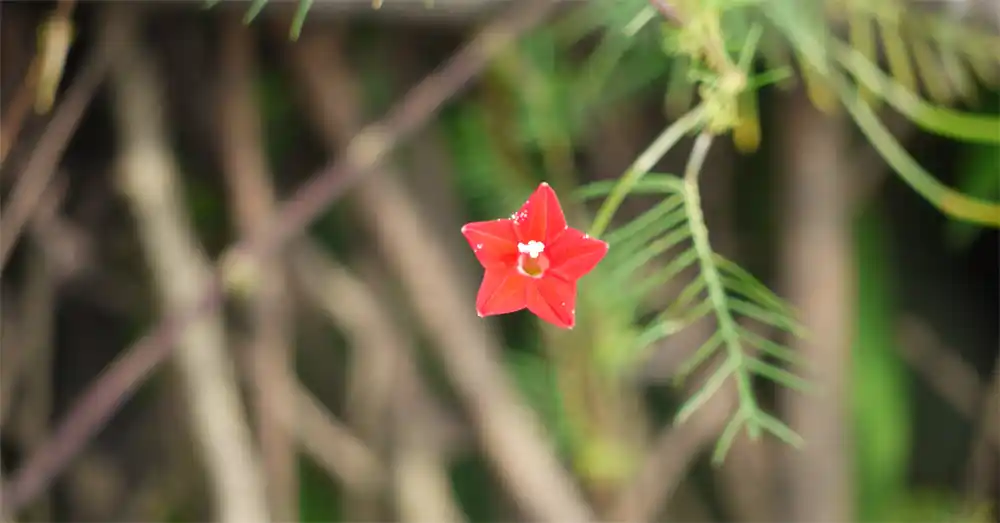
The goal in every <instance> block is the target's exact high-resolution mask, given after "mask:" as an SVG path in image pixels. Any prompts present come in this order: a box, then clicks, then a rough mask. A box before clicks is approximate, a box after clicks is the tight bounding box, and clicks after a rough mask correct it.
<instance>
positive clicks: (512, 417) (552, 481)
mask: <svg viewBox="0 0 1000 523" xmlns="http://www.w3.org/2000/svg"><path fill="white" fill-rule="evenodd" d="M331 50H332V51H333V52H332V53H329V51H331ZM336 50H337V47H336V46H335V45H331V43H330V42H329V41H322V40H319V39H317V40H314V41H312V42H309V43H308V44H307V43H306V42H302V44H301V45H299V46H297V47H296V48H295V50H294V65H295V66H296V72H297V73H298V74H299V76H300V78H302V80H303V82H304V83H305V85H306V88H307V89H308V91H309V95H310V99H311V101H312V104H313V106H314V107H316V110H313V111H310V113H311V114H312V115H314V116H315V117H316V120H315V122H316V123H317V125H318V126H319V128H320V131H321V133H322V134H323V136H324V138H325V139H326V141H327V143H329V144H330V146H331V148H334V149H336V148H337V146H338V145H339V144H340V143H343V142H346V141H348V140H350V137H351V136H354V132H355V131H356V130H357V129H358V128H359V127H360V122H361V119H362V115H361V113H360V112H359V111H358V109H357V108H360V107H362V104H363V101H362V99H361V98H360V96H359V95H358V93H359V92H360V91H359V86H357V85H350V84H349V80H348V78H350V76H349V75H348V74H347V73H346V72H345V70H344V69H343V67H345V65H343V58H342V56H339V55H338V54H337V52H336ZM319 51H327V52H319ZM331 62H332V64H336V65H331ZM362 132H363V131H362ZM354 140H357V138H354ZM358 202H359V206H358V207H359V210H360V212H361V213H362V218H363V219H364V220H365V221H366V222H367V223H366V225H367V226H368V227H369V228H370V229H369V230H370V231H371V232H372V234H373V235H374V236H375V238H376V239H377V241H378V243H379V246H380V247H381V249H382V251H383V252H384V253H385V254H386V257H387V259H388V260H389V261H390V263H391V266H392V269H394V270H395V271H396V273H397V275H398V276H399V277H400V278H401V280H402V284H403V287H404V290H405V291H406V292H407V293H408V294H409V295H410V299H411V300H412V303H413V304H414V306H415V308H416V313H417V317H418V318H419V319H420V321H421V323H423V325H424V328H425V331H426V332H427V334H428V335H429V336H431V338H432V340H433V341H434V343H433V344H432V345H431V347H432V348H433V350H435V351H437V356H438V359H439V360H440V362H441V364H442V365H443V366H444V369H445V371H446V372H447V374H448V377H449V379H450V381H451V382H452V384H453V385H454V387H455V389H456V391H457V393H458V395H459V397H460V399H461V400H462V401H463V403H464V404H465V407H466V409H467V410H468V414H469V415H470V416H471V418H472V423H473V426H474V427H475V428H476V431H477V436H478V437H479V442H480V444H481V446H482V447H483V450H484V452H485V454H486V456H487V458H488V459H489V460H490V463H491V465H492V466H493V467H494V469H495V470H496V472H498V473H499V475H500V476H501V477H502V478H503V479H504V480H505V481H504V483H505V484H506V486H507V487H508V489H510V491H511V494H512V495H513V497H514V498H515V500H516V501H517V502H518V504H519V505H520V507H521V508H522V510H524V511H525V512H526V513H527V514H529V515H530V517H531V518H532V519H539V520H551V521H589V520H591V519H592V518H593V516H592V514H591V511H590V508H589V507H588V506H587V505H586V504H585V502H584V501H583V499H582V497H581V496H580V494H579V492H578V491H577V489H576V486H575V485H574V484H573V481H572V479H571V478H570V476H569V475H568V474H567V473H566V471H565V469H564V468H563V467H562V466H561V464H560V463H559V462H558V460H557V459H556V458H555V456H554V454H553V453H552V450H551V448H550V446H549V444H548V442H547V441H545V439H544V437H543V434H544V432H543V430H542V428H541V427H540V426H539V424H538V422H537V419H536V418H535V417H534V416H533V413H532V411H531V410H530V409H529V408H527V407H525V406H524V404H523V403H522V402H521V401H520V398H518V397H517V393H516V391H515V390H514V389H513V387H512V385H511V384H510V383H509V382H508V380H507V377H506V375H505V373H504V369H503V367H502V366H501V365H500V363H499V362H498V361H497V359H496V357H497V356H498V355H499V354H500V348H499V347H497V346H496V345H495V343H494V342H493V341H492V340H491V339H490V338H489V337H488V336H487V333H486V332H485V329H483V326H482V322H481V320H479V319H478V318H477V317H476V316H475V313H474V311H473V308H472V307H470V304H469V302H468V301H467V299H466V297H465V296H463V294H464V293H463V292H460V291H459V290H458V289H459V288H460V286H459V285H458V284H457V283H456V282H455V281H453V279H452V278H451V277H450V275H452V274H455V273H456V272H458V270H459V268H458V267H456V266H455V264H454V262H453V260H452V259H451V258H449V257H448V256H445V255H444V252H445V247H444V246H443V245H442V242H441V241H440V240H439V239H438V238H436V237H435V235H434V234H433V233H432V232H431V231H429V230H428V227H427V225H426V223H425V219H424V218H423V216H422V215H421V214H420V213H419V212H418V210H417V209H416V207H415V205H414V203H413V202H412V200H411V198H409V196H408V195H407V193H406V192H405V190H403V189H402V187H401V186H400V185H399V184H398V182H397V181H396V179H395V177H393V176H392V175H391V174H390V173H389V172H385V171H383V172H382V173H378V174H377V175H376V176H373V177H370V178H369V179H367V180H366V181H365V182H364V183H363V184H361V186H360V187H359V188H358ZM427 267H434V268H435V270H433V271H428V270H427ZM463 312H464V313H463Z"/></svg>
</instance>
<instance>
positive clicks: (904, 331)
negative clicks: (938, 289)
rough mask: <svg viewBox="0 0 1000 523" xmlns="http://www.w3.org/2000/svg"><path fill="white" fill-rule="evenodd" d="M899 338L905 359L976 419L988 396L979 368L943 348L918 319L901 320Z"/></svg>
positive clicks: (969, 417)
mask: <svg viewBox="0 0 1000 523" xmlns="http://www.w3.org/2000/svg"><path fill="white" fill-rule="evenodd" d="M898 339H899V343H898V345H899V349H900V351H899V352H900V356H902V357H903V360H904V361H906V363H907V364H909V365H910V366H911V367H912V368H913V369H914V370H915V371H917V374H919V375H920V376H921V377H922V378H923V379H924V380H926V381H927V383H928V384H929V385H930V386H931V388H932V389H934V391H935V392H937V393H938V394H940V395H941V397H942V398H944V399H945V401H947V402H948V404H949V405H951V406H952V408H954V409H955V410H956V411H957V412H958V413H959V414H961V415H962V416H963V417H965V418H967V419H970V420H971V419H975V418H976V415H977V414H978V412H977V408H978V405H979V401H980V399H981V398H984V397H985V395H984V390H985V388H984V387H983V385H982V383H981V381H980V379H979V376H978V375H977V373H976V370H975V369H974V368H973V367H972V366H970V365H969V364H968V363H966V362H964V361H962V358H961V357H959V356H958V355H957V353H956V352H955V351H954V350H952V349H949V348H946V347H944V345H943V343H942V342H941V340H940V338H939V337H938V336H937V334H935V333H934V332H933V331H932V330H930V328H929V327H928V326H927V325H926V324H924V323H923V322H921V321H920V320H918V319H916V318H913V317H906V318H903V319H902V320H901V321H900V323H899V327H898ZM998 448H1000V447H998Z"/></svg>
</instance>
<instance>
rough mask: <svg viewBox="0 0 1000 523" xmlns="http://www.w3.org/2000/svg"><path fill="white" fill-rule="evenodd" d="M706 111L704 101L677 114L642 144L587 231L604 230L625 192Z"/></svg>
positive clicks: (598, 233)
mask: <svg viewBox="0 0 1000 523" xmlns="http://www.w3.org/2000/svg"><path fill="white" fill-rule="evenodd" d="M705 115H706V111H705V106H704V105H698V106H697V107H695V108H694V109H691V110H690V111H688V112H687V114H685V115H684V116H681V117H680V118H678V119H677V121H675V122H674V123H672V124H671V125H670V126H668V127H667V128H666V129H665V130H664V131H663V132H662V133H661V134H660V136H658V137H657V138H656V140H653V143H651V144H650V145H649V147H647V148H646V150H645V151H643V152H642V154H640V155H639V157H638V158H636V159H635V162H633V163H632V165H631V166H630V167H629V168H628V170H627V171H625V174H623V175H622V177H621V178H619V179H618V182H617V183H616V184H615V186H614V188H613V189H611V193H610V194H608V197H607V198H605V200H604V203H602V204H601V207H600V208H599V209H598V210H597V216H595V217H594V223H593V224H592V225H591V226H590V235H591V236H593V237H595V238H598V237H600V236H601V235H602V234H604V232H605V231H606V230H607V228H608V225H610V224H611V218H613V217H614V215H615V212H616V211H618V207H620V206H621V204H622V202H623V201H624V200H625V197H626V196H628V194H629V192H631V190H632V189H633V188H634V187H635V186H636V185H637V184H638V183H639V181H640V180H642V177H643V176H645V175H646V174H647V173H648V172H649V171H650V170H651V169H652V168H653V167H654V166H655V165H656V163H657V162H659V161H660V158H663V156H664V155H665V154H667V152H668V151H669V150H670V149H671V148H672V147H673V146H674V145H677V142H679V141H680V139H681V138H683V137H684V136H685V135H686V134H688V133H689V132H690V131H692V130H694V129H695V128H696V127H697V126H698V125H700V124H701V123H703V121H704V119H705Z"/></svg>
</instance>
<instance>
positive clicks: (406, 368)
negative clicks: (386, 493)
mask: <svg viewBox="0 0 1000 523" xmlns="http://www.w3.org/2000/svg"><path fill="white" fill-rule="evenodd" d="M293 259H294V267H295V271H294V274H295V275H297V277H298V282H297V283H298V286H299V287H300V288H301V289H302V291H303V292H304V294H305V296H306V297H307V298H308V299H309V300H310V301H311V302H313V303H315V304H316V305H317V306H318V307H319V308H320V309H322V310H323V311H325V312H326V313H327V314H328V315H329V316H330V318H331V319H332V320H333V321H334V322H335V323H336V324H337V325H338V326H339V327H340V328H341V329H342V330H343V331H344V332H345V333H346V334H347V336H348V339H349V340H350V341H351V346H352V350H353V351H354V352H355V353H358V352H365V353H376V354H378V355H379V356H378V357H379V359H381V360H388V361H386V363H388V364H390V365H391V369H390V376H391V378H392V380H393V389H394V393H393V397H392V400H393V401H394V402H396V403H397V406H396V408H395V409H394V411H395V416H394V417H396V418H397V419H398V423H397V426H396V427H391V428H394V429H395V430H387V432H391V433H392V434H395V435H396V437H397V438H399V439H400V440H401V441H399V442H398V444H399V446H400V448H397V449H396V451H395V460H396V463H395V466H394V470H395V477H394V478H385V479H394V480H395V481H396V482H397V483H396V485H395V486H396V489H397V491H399V492H401V493H402V492H409V491H413V490H419V491H420V492H422V494H421V496H420V498H421V502H419V503H417V502H413V503H409V502H408V503H400V505H401V506H400V510H401V512H402V517H403V519H404V520H407V521H413V522H419V521H454V520H455V519H454V515H455V514H460V513H461V512H460V511H459V510H458V509H457V508H452V507H455V506H456V502H455V500H454V499H452V495H451V492H450V491H449V490H441V489H430V490H424V489H423V487H424V486H422V485H414V484H412V483H411V482H412V481H423V480H428V479H429V480H430V481H431V483H432V484H433V483H436V482H437V479H435V478H439V476H440V474H446V472H445V471H446V470H447V468H446V465H445V463H444V457H443V456H441V455H439V454H437V453H436V451H435V449H446V448H453V447H454V446H455V445H454V443H455V442H456V439H455V435H454V434H453V433H448V432H446V431H442V428H444V429H447V428H448V427H449V426H454V425H455V424H456V421H455V420H447V419H444V416H445V413H444V410H443V408H441V407H439V406H437V405H436V404H435V403H434V401H433V398H432V397H431V395H430V392H429V391H428V390H427V388H426V386H425V385H424V383H423V381H422V380H421V379H420V375H419V374H418V370H417V367H416V362H414V361H413V356H412V355H413V351H414V350H415V349H414V348H413V347H412V343H410V342H409V341H407V339H408V338H407V337H404V336H403V334H402V333H401V332H399V331H398V329H397V327H396V326H395V324H394V323H393V322H392V319H391V315H390V313H389V311H387V310H386V308H385V307H384V306H383V305H382V304H381V302H380V301H379V300H378V298H377V297H376V296H375V293H374V291H373V290H372V289H371V288H370V286H368V285H366V284H365V283H364V282H363V281H362V280H359V279H358V278H356V277H355V276H354V275H352V274H351V273H350V272H349V271H348V270H347V269H346V268H345V267H343V266H341V265H339V264H337V263H335V262H334V261H333V260H331V259H329V258H327V257H326V256H324V255H323V254H322V251H320V250H319V249H318V248H316V247H314V246H312V245H309V244H308V243H306V242H302V243H300V244H298V245H297V246H296V247H295V249H294V250H293ZM400 401H405V404H400V403H399V402H400ZM414 441H416V442H417V444H416V445H412V442H414ZM413 452H416V453H419V454H420V455H419V456H411V455H410V454H411V453H413ZM410 467H415V468H418V469H419V470H421V471H423V472H424V473H423V474H419V475H416V477H411V476H410V475H408V474H407V473H406V471H407V470H410ZM401 475H402V476H403V477H400V476H401ZM401 496H403V495H402V494H401ZM403 497H405V498H406V499H407V500H412V498H410V497H408V496H403Z"/></svg>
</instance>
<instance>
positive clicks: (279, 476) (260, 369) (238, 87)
mask: <svg viewBox="0 0 1000 523" xmlns="http://www.w3.org/2000/svg"><path fill="white" fill-rule="evenodd" d="M223 25H224V27H223V37H222V42H221V48H222V49H221V60H220V62H221V63H222V70H221V82H220V83H221V85H220V86H219V93H218V94H219V104H218V105H219V107H220V108H221V110H220V113H221V116H220V118H219V121H220V122H221V125H220V127H219V129H218V135H219V137H220V145H221V150H222V163H223V165H224V169H223V171H224V174H225V179H226V181H227V183H228V186H229V195H230V199H231V202H232V205H231V207H232V211H233V214H234V222H235V223H236V224H237V227H238V230H239V233H240V235H241V236H243V237H247V236H250V235H252V234H255V233H258V232H260V231H263V230H264V227H265V225H266V224H267V223H268V222H269V221H270V220H271V219H272V216H273V214H274V208H275V206H276V204H275V197H274V188H273V186H272V184H271V173H270V172H268V168H267V159H266V158H265V157H264V152H263V151H265V150H266V148H265V145H264V144H263V143H262V139H261V121H260V115H259V114H258V111H257V106H258V101H257V100H256V99H255V96H254V93H253V91H252V87H253V82H254V80H255V78H254V73H255V67H256V66H255V64H254V50H255V49H254V46H253V40H252V38H251V34H250V32H249V30H248V29H247V28H246V26H245V25H244V24H243V23H242V22H241V21H240V20H239V19H238V18H236V17H235V16H233V15H232V14H230V15H229V16H227V17H225V20H224V22H223ZM257 275H258V281H256V282H254V283H253V284H252V287H251V289H250V291H249V293H248V295H247V296H246V298H247V300H246V303H245V305H246V307H245V309H246V310H245V312H246V313H247V316H248V317H249V321H248V322H247V323H248V325H250V329H251V333H250V335H251V341H250V345H251V347H250V351H249V352H250V358H251V359H252V362H253V363H252V365H251V369H252V370H251V375H252V376H253V377H254V379H253V381H252V385H253V387H252V390H253V398H254V403H255V407H256V413H257V415H256V422H257V434H258V438H259V440H260V448H261V451H262V454H263V460H264V471H265V477H266V482H267V486H268V494H269V499H270V502H271V506H272V510H273V517H274V518H275V519H277V520H280V521H297V520H298V519H299V516H298V504H299V495H298V456H297V455H296V452H295V446H294V442H293V440H292V436H291V434H289V433H288V431H287V430H286V428H285V427H284V426H283V425H282V424H280V423H276V422H275V420H274V418H275V416H277V415H278V414H279V412H280V411H281V410H282V409H286V408H287V405H290V404H291V403H292V401H293V397H291V396H289V393H290V391H291V390H292V388H293V386H294V385H293V383H294V382H295V380H296V377H295V370H294V353H293V351H292V349H291V346H290V345H291V344H290V342H289V338H290V336H291V332H290V325H289V324H290V321H291V320H290V318H291V310H290V305H291V301H290V300H289V299H288V296H287V295H286V292H285V287H286V282H285V279H286V278H285V264H284V263H283V262H282V259H281V257H275V258H269V259H268V260H265V261H264V262H262V265H261V269H260V271H258V272H257Z"/></svg>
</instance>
